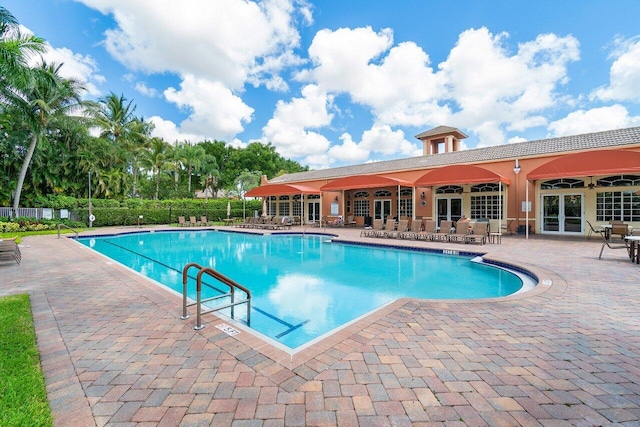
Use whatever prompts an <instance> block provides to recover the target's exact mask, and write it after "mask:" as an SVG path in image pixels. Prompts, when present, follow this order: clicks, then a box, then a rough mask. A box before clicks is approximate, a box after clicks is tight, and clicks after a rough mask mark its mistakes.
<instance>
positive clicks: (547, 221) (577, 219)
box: [540, 194, 584, 235]
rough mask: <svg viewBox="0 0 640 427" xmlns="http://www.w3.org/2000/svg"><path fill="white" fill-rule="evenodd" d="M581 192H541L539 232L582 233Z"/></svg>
mask: <svg viewBox="0 0 640 427" xmlns="http://www.w3.org/2000/svg"><path fill="white" fill-rule="evenodd" d="M583 198H584V197H583V195H582V194H543V195H542V203H541V205H542V212H541V215H540V216H541V217H542V224H541V230H540V232H541V233H547V234H568V235H572V234H574V235H581V234H583V229H584V226H583V222H584V216H583V212H582V208H583V204H584V202H583Z"/></svg>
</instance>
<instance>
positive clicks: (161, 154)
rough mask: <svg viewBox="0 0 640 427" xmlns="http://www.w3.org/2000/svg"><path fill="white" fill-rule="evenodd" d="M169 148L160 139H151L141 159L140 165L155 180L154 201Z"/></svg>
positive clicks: (156, 197)
mask: <svg viewBox="0 0 640 427" xmlns="http://www.w3.org/2000/svg"><path fill="white" fill-rule="evenodd" d="M170 148H171V146H170V145H169V144H167V143H166V142H165V141H164V140H163V139H162V138H158V137H155V138H151V144H150V146H149V150H148V151H147V152H146V153H145V155H144V156H143V158H142V165H143V167H146V168H147V169H148V170H150V171H151V172H152V173H153V174H154V175H155V178H156V196H155V200H158V195H159V193H160V175H161V173H162V168H163V167H164V165H165V163H166V162H167V155H168V153H169V150H170Z"/></svg>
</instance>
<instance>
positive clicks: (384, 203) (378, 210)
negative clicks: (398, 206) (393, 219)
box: [373, 199, 391, 221]
mask: <svg viewBox="0 0 640 427" xmlns="http://www.w3.org/2000/svg"><path fill="white" fill-rule="evenodd" d="M373 214H374V217H373V218H374V219H381V220H383V221H386V219H387V217H388V216H389V215H391V200H388V199H384V200H374V201H373Z"/></svg>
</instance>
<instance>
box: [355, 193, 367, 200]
mask: <svg viewBox="0 0 640 427" xmlns="http://www.w3.org/2000/svg"><path fill="white" fill-rule="evenodd" d="M367 197H369V192H368V191H356V192H355V193H353V198H354V199H366V198H367Z"/></svg>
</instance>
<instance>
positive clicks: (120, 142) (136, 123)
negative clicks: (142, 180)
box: [88, 92, 152, 196]
mask: <svg viewBox="0 0 640 427" xmlns="http://www.w3.org/2000/svg"><path fill="white" fill-rule="evenodd" d="M135 111H136V106H135V105H134V104H133V101H129V102H127V99H126V98H125V97H124V95H120V96H118V95H116V94H115V93H113V92H111V93H110V94H109V95H106V96H104V97H102V98H100V99H99V100H98V102H96V103H92V104H91V106H90V108H89V109H88V113H89V116H90V117H91V119H92V124H93V125H94V126H96V127H98V128H99V129H100V136H101V137H102V138H106V139H108V140H110V141H113V142H114V144H115V145H116V147H117V149H118V150H120V151H119V152H120V153H121V156H122V162H123V163H124V165H123V170H124V171H126V172H131V173H132V174H133V184H132V188H131V195H132V196H135V194H136V181H137V172H138V164H137V163H138V157H139V156H140V151H141V150H142V149H144V148H146V147H147V146H148V141H149V134H150V132H151V130H152V125H151V124H150V123H146V122H145V121H144V119H142V118H139V117H136V116H135V114H134V113H135Z"/></svg>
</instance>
